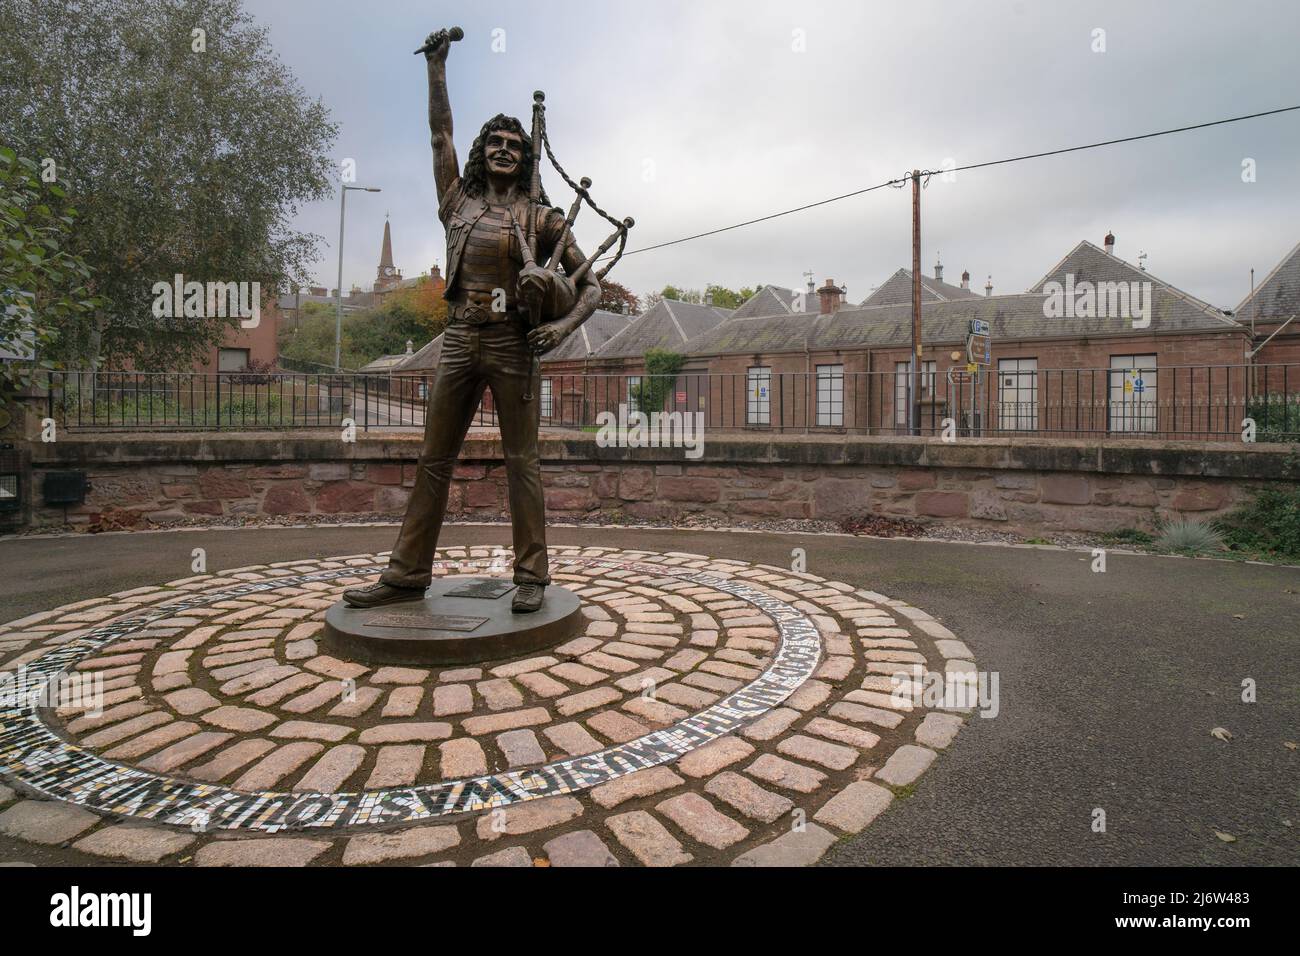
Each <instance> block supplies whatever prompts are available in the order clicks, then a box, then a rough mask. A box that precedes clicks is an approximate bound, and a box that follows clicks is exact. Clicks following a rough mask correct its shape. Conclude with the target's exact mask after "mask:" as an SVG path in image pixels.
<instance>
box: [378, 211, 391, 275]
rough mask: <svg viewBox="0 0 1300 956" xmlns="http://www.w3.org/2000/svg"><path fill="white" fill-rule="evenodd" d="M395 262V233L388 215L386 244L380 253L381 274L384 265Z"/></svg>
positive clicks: (385, 226) (385, 219)
mask: <svg viewBox="0 0 1300 956" xmlns="http://www.w3.org/2000/svg"><path fill="white" fill-rule="evenodd" d="M392 264H393V234H392V231H391V230H390V229H389V227H388V216H387V215H385V216H384V246H383V248H382V249H381V250H380V253H379V274H380V275H381V276H382V275H383V274H384V267H385V266H391V265H392Z"/></svg>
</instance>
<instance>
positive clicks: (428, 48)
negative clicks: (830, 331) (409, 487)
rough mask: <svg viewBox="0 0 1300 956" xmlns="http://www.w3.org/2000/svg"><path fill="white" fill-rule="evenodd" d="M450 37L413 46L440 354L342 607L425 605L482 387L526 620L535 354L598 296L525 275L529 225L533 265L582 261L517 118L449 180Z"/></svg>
mask: <svg viewBox="0 0 1300 956" xmlns="http://www.w3.org/2000/svg"><path fill="white" fill-rule="evenodd" d="M453 38H454V37H453V36H452V35H451V34H449V31H447V30H439V31H436V32H435V33H432V34H430V35H429V37H428V39H427V40H426V41H425V44H424V47H423V50H424V54H425V60H426V62H427V65H428V73H429V127H430V129H431V131H432V134H433V178H434V182H435V183H436V184H437V189H438V217H439V219H441V220H442V224H443V228H444V229H445V230H446V233H447V288H446V292H445V297H446V299H447V300H448V306H447V329H446V332H445V333H444V335H443V344H442V354H441V357H440V359H439V362H438V369H437V372H436V373H435V379H434V383H433V387H432V389H431V390H430V393H429V404H428V409H427V411H426V414H425V426H424V447H423V450H422V452H421V455H420V460H419V466H418V470H417V472H416V479H415V488H414V490H413V491H412V493H411V501H410V504H409V505H408V506H407V509H406V518H405V520H404V521H403V522H402V530H401V533H400V534H399V535H398V537H397V544H396V545H394V547H393V553H392V557H391V558H390V559H389V562H388V569H387V570H386V571H385V572H384V573H383V575H381V576H380V579H379V582H378V583H376V584H373V585H370V586H369V587H365V588H354V589H351V590H348V591H345V592H344V594H343V598H344V600H345V601H347V603H348V604H350V605H352V606H353V607H363V608H365V607H377V606H379V605H383V604H392V603H396V602H398V601H416V600H420V599H422V598H423V597H424V592H425V589H426V588H427V587H428V585H429V582H430V580H431V579H432V567H433V554H434V550H435V548H436V547H437V543H438V533H439V531H440V530H441V528H442V521H443V517H444V515H445V513H446V510H447V493H448V489H449V487H450V484H451V475H452V470H453V468H454V467H455V464H456V458H457V456H458V455H459V454H460V449H461V446H462V445H463V444H464V441H465V433H466V432H467V431H468V430H469V426H470V423H471V422H472V421H473V418H474V414H475V411H476V410H477V408H478V405H479V401H480V399H481V398H482V397H483V390H484V388H485V387H486V388H491V389H492V396H493V399H494V403H495V407H496V412H497V417H498V420H499V422H500V428H501V444H502V447H503V449H504V452H505V463H506V474H507V479H508V484H509V500H510V520H511V524H512V526H513V528H514V553H515V563H514V581H515V583H516V584H517V585H518V589H517V590H516V592H515V595H514V598H513V601H512V603H511V610H513V611H515V612H516V613H527V612H531V611H536V610H538V609H539V608H540V607H541V606H542V600H543V597H544V595H545V589H546V585H547V584H549V583H550V575H549V572H548V564H547V555H546V513H545V504H544V501H543V497H542V475H541V465H540V462H539V459H538V453H537V429H538V425H539V423H540V412H539V407H538V405H539V403H538V400H537V398H536V396H537V395H538V392H539V385H540V383H539V382H537V381H535V380H534V379H535V376H536V372H537V369H538V365H537V363H536V362H535V361H534V354H541V353H543V352H546V351H549V350H550V349H553V348H555V346H557V345H559V344H560V342H562V341H563V340H564V339H565V337H567V336H568V335H570V334H571V333H572V332H573V331H574V330H575V329H577V328H578V326H580V325H581V324H582V323H583V322H585V321H586V320H587V318H588V317H589V316H590V315H591V313H592V312H594V311H595V309H596V304H597V302H599V300H600V285H599V282H598V281H597V279H596V278H595V276H593V275H592V273H591V271H590V270H589V269H588V270H585V271H584V274H583V275H582V277H581V278H580V279H579V281H578V282H577V284H576V287H575V285H574V283H573V282H571V281H569V280H568V279H567V278H566V276H565V275H560V274H559V273H557V272H555V271H552V270H550V269H546V268H544V267H542V266H540V265H535V264H534V265H526V264H525V261H526V259H529V258H532V257H531V256H529V250H528V249H527V248H521V243H520V238H521V237H522V236H523V235H524V232H526V231H528V227H529V223H530V222H531V223H532V227H533V231H535V233H536V241H537V249H536V255H535V262H537V263H545V262H547V261H548V260H549V258H550V256H551V254H552V253H553V252H554V250H555V248H556V246H557V244H560V245H562V246H563V252H562V253H561V255H560V258H559V263H560V264H561V265H563V267H564V269H565V272H566V274H569V275H571V274H573V273H574V272H575V270H577V269H578V267H579V266H580V265H582V263H583V262H584V259H585V257H584V256H583V254H582V252H581V250H579V249H578V246H577V244H576V243H575V242H574V241H573V236H572V233H571V231H570V230H569V228H568V226H567V225H566V223H565V217H564V215H563V213H561V212H560V211H559V210H555V209H550V208H549V202H548V200H547V199H546V196H545V194H544V193H541V194H540V196H539V200H540V201H539V202H536V203H534V202H532V201H531V199H530V196H529V187H530V185H531V184H532V178H533V170H534V167H533V151H534V150H537V149H540V148H541V147H540V144H538V143H534V142H532V140H531V138H530V137H529V135H528V134H527V133H526V132H525V131H524V127H523V125H522V124H521V123H520V122H519V120H517V119H515V118H514V117H511V116H505V115H503V114H498V115H497V116H495V117H493V118H492V119H490V120H488V121H487V122H486V123H485V124H483V128H482V130H480V131H479V135H478V138H477V139H475V140H474V144H473V145H472V146H471V147H470V151H469V157H468V159H467V160H466V163H465V170H464V172H463V173H462V172H461V170H460V165H459V163H458V162H457V159H456V149H455V146H454V145H453V144H452V127H451V105H450V103H449V101H448V98H447V73H446V61H447V51H448V49H449V48H450V45H451V40H452V39H453ZM533 192H534V193H538V192H539V190H537V189H534V190H533ZM530 216H535V217H536V219H535V220H530V218H529V217H530ZM530 238H531V236H530ZM530 312H531V314H532V315H534V316H540V318H541V320H542V321H541V322H540V323H539V324H537V325H536V326H535V327H530V324H529V321H528V316H529V314H530Z"/></svg>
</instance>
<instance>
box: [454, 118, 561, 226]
mask: <svg viewBox="0 0 1300 956" xmlns="http://www.w3.org/2000/svg"><path fill="white" fill-rule="evenodd" d="M498 130H508V131H509V132H511V133H518V134H519V138H520V139H522V140H523V142H524V160H523V162H522V163H520V164H519V177H518V178H519V188H520V190H522V192H523V194H524V195H525V196H527V195H528V190H529V188H530V187H531V186H532V182H533V140H532V137H531V136H529V135H528V132H527V130H525V129H524V124H523V123H521V122H519V120H517V119H516V118H515V117H513V116H506V114H505V113H498V114H497V115H496V116H494V117H492V118H491V119H490V120H488V121H487V122H486V123H484V124H483V128H482V129H481V130H479V131H478V137H477V138H476V139H475V140H474V145H472V146H471V147H470V148H469V156H468V157H467V158H466V159H465V171H464V172H463V173H461V177H460V178H461V184H462V186H463V187H464V189H465V192H466V193H468V194H469V195H471V196H482V195H483V193H484V192H486V191H487V156H486V154H487V138H488V134H489V133H495V132H497V131H498ZM538 201H539V202H541V204H542V205H543V206H549V205H550V204H551V201H550V200H549V199H547V198H546V190H545V189H543V190H542V193H541V196H540V197H539V198H538Z"/></svg>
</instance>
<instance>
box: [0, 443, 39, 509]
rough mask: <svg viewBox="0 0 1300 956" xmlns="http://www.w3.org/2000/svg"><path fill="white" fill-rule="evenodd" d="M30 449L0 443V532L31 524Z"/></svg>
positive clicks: (23, 446)
mask: <svg viewBox="0 0 1300 956" xmlns="http://www.w3.org/2000/svg"><path fill="white" fill-rule="evenodd" d="M31 486H32V456H31V449H29V448H28V447H27V446H26V445H21V444H18V443H17V442H0V529H2V530H5V531H12V530H15V529H17V528H21V527H25V526H26V525H27V524H28V523H29V522H30V521H31V508H32V492H31Z"/></svg>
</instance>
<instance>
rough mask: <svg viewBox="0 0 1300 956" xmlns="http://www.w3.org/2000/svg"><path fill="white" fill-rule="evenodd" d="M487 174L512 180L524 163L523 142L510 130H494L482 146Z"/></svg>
mask: <svg viewBox="0 0 1300 956" xmlns="http://www.w3.org/2000/svg"><path fill="white" fill-rule="evenodd" d="M484 155H485V157H486V159H487V167H488V172H489V173H490V174H492V175H493V176H502V177H506V178H513V177H514V176H517V175H518V174H519V165H520V164H521V163H522V162H523V161H524V140H523V137H521V136H520V135H519V134H518V133H512V132H511V131H510V130H494V131H493V132H491V133H489V134H488V138H487V142H486V143H485V144H484Z"/></svg>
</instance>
